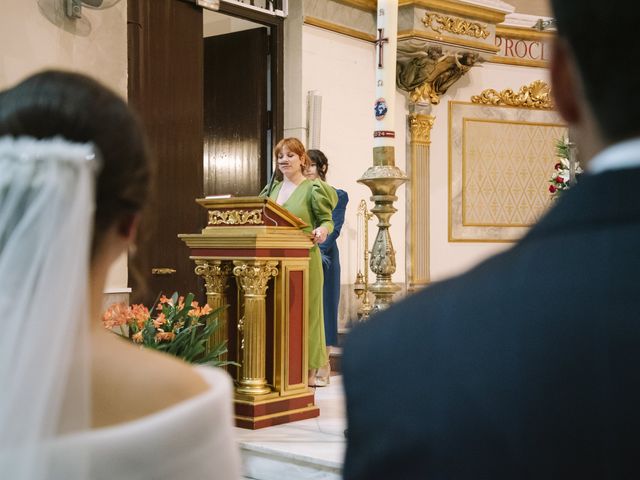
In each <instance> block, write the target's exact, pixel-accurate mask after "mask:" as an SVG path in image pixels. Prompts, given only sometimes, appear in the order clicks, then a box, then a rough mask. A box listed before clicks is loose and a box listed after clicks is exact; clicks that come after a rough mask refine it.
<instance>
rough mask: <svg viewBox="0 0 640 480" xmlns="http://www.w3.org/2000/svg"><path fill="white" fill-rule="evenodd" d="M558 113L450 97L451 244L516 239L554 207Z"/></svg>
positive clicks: (560, 126)
mask: <svg viewBox="0 0 640 480" xmlns="http://www.w3.org/2000/svg"><path fill="white" fill-rule="evenodd" d="M566 132H567V129H566V126H565V125H564V124H563V122H562V120H561V119H560V116H559V115H558V113H557V112H555V111H552V110H535V109H530V108H519V107H507V106H493V105H479V104H474V103H467V102H449V241H450V242H513V241H516V240H518V239H519V238H521V237H522V236H523V235H524V234H525V233H526V232H527V231H528V229H529V228H530V227H531V225H533V224H534V223H535V222H536V221H537V220H538V219H539V218H540V216H541V215H542V214H543V213H544V212H545V211H546V209H547V208H548V207H549V204H550V201H551V198H550V195H549V193H548V190H547V187H548V180H549V177H550V176H551V174H552V173H553V167H554V165H555V163H556V162H557V158H556V156H555V144H556V141H557V140H558V139H559V138H560V137H562V136H563V135H566Z"/></svg>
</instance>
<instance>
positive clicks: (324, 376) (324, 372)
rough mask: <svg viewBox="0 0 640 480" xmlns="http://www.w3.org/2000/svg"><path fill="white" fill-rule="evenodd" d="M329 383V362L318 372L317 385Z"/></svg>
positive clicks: (324, 385)
mask: <svg viewBox="0 0 640 480" xmlns="http://www.w3.org/2000/svg"><path fill="white" fill-rule="evenodd" d="M329 383H331V363H330V362H327V363H326V364H325V365H323V366H322V367H320V368H319V369H318V372H317V373H316V386H317V387H326V386H327V385H329Z"/></svg>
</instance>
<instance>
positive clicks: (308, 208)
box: [260, 179, 338, 368]
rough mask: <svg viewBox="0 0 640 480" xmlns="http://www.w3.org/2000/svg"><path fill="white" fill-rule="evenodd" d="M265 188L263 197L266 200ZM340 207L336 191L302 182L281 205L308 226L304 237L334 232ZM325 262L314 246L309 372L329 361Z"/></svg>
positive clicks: (317, 183)
mask: <svg viewBox="0 0 640 480" xmlns="http://www.w3.org/2000/svg"><path fill="white" fill-rule="evenodd" d="M281 187H282V182H276V183H275V184H274V186H273V189H272V190H271V195H269V198H270V199H271V200H273V201H277V199H278V194H279V193H280V188H281ZM266 193H267V189H266V188H265V189H264V190H263V191H262V192H261V193H260V195H261V196H265V195H266ZM337 203H338V196H337V195H336V191H335V189H333V187H331V186H330V185H329V184H327V183H325V182H323V181H322V180H309V179H306V180H303V181H302V182H301V183H300V184H299V185H298V186H297V187H296V189H295V190H294V191H293V192H292V193H291V196H290V197H289V198H288V199H287V201H286V202H284V204H283V205H282V206H283V207H284V208H286V209H287V210H289V211H290V212H291V213H292V214H294V215H295V216H296V217H298V218H300V219H301V220H302V221H303V222H305V223H306V224H307V225H308V226H307V227H306V228H304V229H303V231H304V232H305V233H308V234H311V231H312V230H313V229H315V228H318V227H321V226H322V227H325V228H326V229H327V231H328V232H329V233H331V232H332V231H333V220H332V218H331V213H332V211H333V209H334V208H335V206H336V204H337ZM322 284H323V274H322V260H321V258H320V249H319V248H318V246H317V245H314V246H313V247H312V248H311V250H310V251H309V337H308V339H307V340H308V350H309V368H320V367H322V366H323V365H326V363H327V361H328V357H327V348H326V345H325V339H324V315H323V312H322Z"/></svg>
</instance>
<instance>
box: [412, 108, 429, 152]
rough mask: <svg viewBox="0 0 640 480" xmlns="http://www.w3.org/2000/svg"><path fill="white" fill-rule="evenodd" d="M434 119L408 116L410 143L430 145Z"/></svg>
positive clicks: (427, 116)
mask: <svg viewBox="0 0 640 480" xmlns="http://www.w3.org/2000/svg"><path fill="white" fill-rule="evenodd" d="M434 121H435V117H433V116H432V115H418V114H417V113H412V114H411V115H410V116H409V128H410V129H411V141H412V142H416V143H423V144H426V145H428V144H430V143H431V127H433V122H434Z"/></svg>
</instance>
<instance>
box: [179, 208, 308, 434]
mask: <svg viewBox="0 0 640 480" xmlns="http://www.w3.org/2000/svg"><path fill="white" fill-rule="evenodd" d="M197 202H198V203H199V204H200V205H202V206H203V207H204V208H206V209H207V214H208V218H209V220H208V222H207V226H206V227H205V228H204V229H203V230H202V232H201V233H199V234H184V235H180V238H181V239H182V240H183V241H184V242H185V243H186V244H187V246H188V247H189V250H190V258H191V259H193V260H194V261H195V263H196V269H195V273H196V274H197V275H200V276H202V277H203V279H204V281H205V287H206V292H207V304H208V305H209V306H210V307H211V308H217V307H220V306H228V308H227V309H226V310H225V311H224V314H223V316H222V321H221V323H220V325H222V328H220V329H219V331H218V333H217V334H216V336H215V338H213V342H215V343H218V342H221V341H226V342H227V348H228V352H227V354H226V355H227V359H228V360H231V361H233V362H235V364H234V365H229V366H228V368H227V370H228V371H229V373H230V374H231V376H232V377H233V378H234V379H235V381H236V392H235V414H236V425H238V426H239V427H243V428H250V429H257V428H263V427H269V426H271V425H278V424H282V423H287V422H293V421H297V420H303V419H307V418H313V417H317V416H318V415H319V414H320V411H319V409H318V407H316V406H315V402H314V392H312V391H311V390H309V388H308V387H307V385H306V382H307V372H308V364H309V362H308V352H307V338H308V330H309V311H308V305H309V249H310V248H312V247H313V243H312V242H311V240H310V239H309V235H307V234H306V233H304V231H303V228H305V227H306V224H305V223H304V222H302V220H300V219H299V218H298V217H296V216H294V215H292V214H291V213H290V212H288V211H287V210H286V209H284V208H282V207H281V206H280V205H278V204H276V203H275V202H273V201H272V200H269V199H267V198H262V197H231V198H207V199H200V200H198V201H197Z"/></svg>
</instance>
